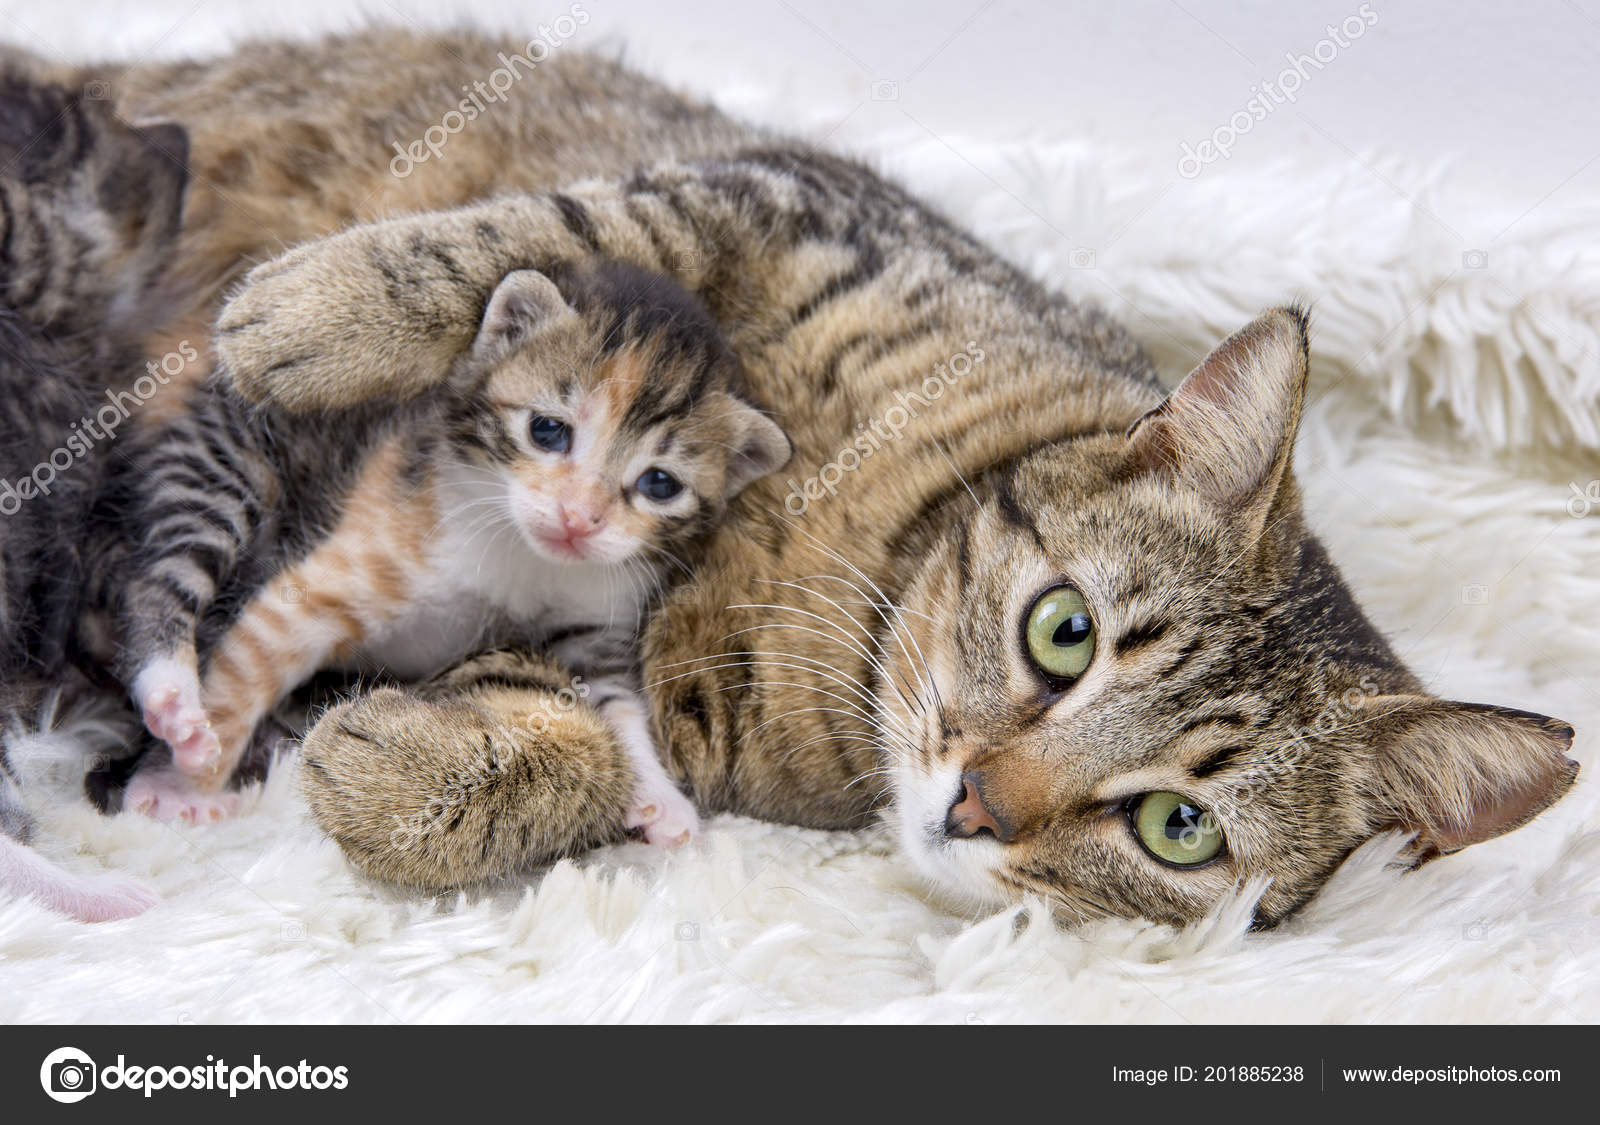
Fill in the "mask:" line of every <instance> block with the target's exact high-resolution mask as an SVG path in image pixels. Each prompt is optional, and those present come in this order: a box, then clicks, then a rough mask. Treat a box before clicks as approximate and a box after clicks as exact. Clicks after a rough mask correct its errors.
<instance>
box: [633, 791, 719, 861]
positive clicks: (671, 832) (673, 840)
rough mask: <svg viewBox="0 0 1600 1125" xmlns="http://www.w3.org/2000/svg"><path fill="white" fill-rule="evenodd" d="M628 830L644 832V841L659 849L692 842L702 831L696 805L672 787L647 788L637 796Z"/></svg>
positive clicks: (638, 792) (634, 800)
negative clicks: (692, 838)
mask: <svg viewBox="0 0 1600 1125" xmlns="http://www.w3.org/2000/svg"><path fill="white" fill-rule="evenodd" d="M622 823H623V825H624V826H626V827H628V828H640V829H643V830H644V838H645V840H646V841H648V842H649V843H650V844H653V845H654V846H656V847H658V848H677V847H682V846H683V845H684V844H687V843H688V842H689V838H690V837H691V836H693V835H694V834H695V832H696V830H698V829H699V827H700V814H699V813H697V812H696V811H695V807H694V802H693V801H691V800H689V798H687V797H685V796H684V795H683V794H682V793H680V792H678V790H677V789H675V788H673V787H672V786H671V785H670V784H668V783H666V782H663V783H662V784H661V785H659V786H646V787H644V788H643V789H640V790H638V791H637V792H635V793H634V795H633V804H632V805H630V806H629V808H628V815H627V817H626V818H625V819H624V820H623V822H622Z"/></svg>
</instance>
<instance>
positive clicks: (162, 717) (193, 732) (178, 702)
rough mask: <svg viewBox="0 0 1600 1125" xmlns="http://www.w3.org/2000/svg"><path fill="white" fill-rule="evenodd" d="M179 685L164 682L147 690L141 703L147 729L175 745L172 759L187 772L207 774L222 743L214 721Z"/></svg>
mask: <svg viewBox="0 0 1600 1125" xmlns="http://www.w3.org/2000/svg"><path fill="white" fill-rule="evenodd" d="M186 694H187V693H186V692H185V691H184V690H183V688H182V687H181V686H179V685H176V684H161V685H158V686H157V687H155V688H153V689H152V690H150V691H149V692H147V693H146V694H145V696H144V698H143V699H142V700H140V706H141V707H142V708H143V710H144V725H145V729H146V730H148V731H149V732H150V733H151V734H153V735H155V736H156V737H157V738H159V739H161V741H163V742H165V743H166V744H167V745H168V746H170V747H172V758H173V761H174V762H175V763H176V764H177V767H178V768H179V769H180V770H182V771H183V772H184V773H188V774H200V773H205V772H206V771H207V770H208V768H209V767H211V766H212V765H214V764H215V763H216V761H217V759H218V758H219V756H220V755H221V753H222V743H221V741H220V740H219V739H218V738H217V736H216V733H215V732H214V731H212V729H211V720H210V719H209V718H208V717H207V716H206V712H205V709H204V708H203V707H201V706H200V704H199V703H198V702H195V701H191V700H188V699H185V698H184V697H185V695H186Z"/></svg>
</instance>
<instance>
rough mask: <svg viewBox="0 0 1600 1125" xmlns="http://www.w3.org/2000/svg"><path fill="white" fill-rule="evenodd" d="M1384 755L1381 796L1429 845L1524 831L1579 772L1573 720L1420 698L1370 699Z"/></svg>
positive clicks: (1441, 847)
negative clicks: (1572, 750)
mask: <svg viewBox="0 0 1600 1125" xmlns="http://www.w3.org/2000/svg"><path fill="white" fill-rule="evenodd" d="M1361 710H1362V712H1363V714H1364V716H1367V717H1366V718H1364V719H1363V722H1370V724H1371V728H1372V732H1373V735H1374V739H1373V745H1374V747H1375V749H1376V752H1377V766H1378V776H1379V781H1380V786H1381V789H1382V792H1381V794H1380V798H1381V800H1382V801H1383V803H1384V805H1385V806H1386V807H1387V810H1388V812H1389V813H1390V814H1391V815H1392V816H1393V817H1394V822H1395V825H1396V826H1397V827H1399V828H1403V829H1405V830H1406V831H1410V832H1415V833H1417V837H1418V842H1419V844H1421V845H1422V846H1423V847H1424V849H1426V850H1427V851H1430V852H1454V851H1459V850H1461V849H1462V848H1465V847H1467V846H1468V845H1471V844H1477V843H1482V842H1483V841H1484V840H1489V839H1493V838H1494V837H1496V836H1499V835H1501V834H1502V833H1505V832H1510V831H1511V830H1512V829H1513V828H1518V827H1520V826H1522V825H1523V824H1526V823H1527V822H1528V821H1530V820H1532V819H1533V818H1534V817H1536V816H1538V815H1539V814H1540V813H1541V812H1543V811H1544V810H1545V809H1546V808H1548V807H1549V806H1550V805H1552V804H1554V803H1555V801H1556V800H1558V799H1559V798H1560V797H1561V796H1562V795H1563V794H1564V793H1566V791H1567V790H1568V789H1570V788H1571V787H1572V782H1573V779H1574V778H1576V777H1577V776H1578V763H1577V762H1574V761H1573V760H1572V759H1570V758H1568V757H1567V755H1566V752H1567V750H1568V748H1569V747H1571V745H1572V735H1573V731H1572V728H1571V727H1570V726H1568V725H1567V724H1566V723H1563V722H1561V721H1560V720H1558V719H1552V718H1549V717H1547V716H1545V715H1536V714H1533V713H1532V712H1529V711H1514V710H1512V709H1510V708H1508V707H1492V706H1489V705H1488V704H1481V703H1451V702H1449V701H1447V700H1442V699H1430V698H1428V697H1426V696H1414V695H1380V696H1377V697H1375V698H1368V699H1364V700H1362V702H1361Z"/></svg>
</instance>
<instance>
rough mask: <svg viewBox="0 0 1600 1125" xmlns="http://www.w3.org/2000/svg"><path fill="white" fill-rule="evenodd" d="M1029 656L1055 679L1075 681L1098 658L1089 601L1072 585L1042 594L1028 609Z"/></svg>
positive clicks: (1047, 674)
mask: <svg viewBox="0 0 1600 1125" xmlns="http://www.w3.org/2000/svg"><path fill="white" fill-rule="evenodd" d="M1026 630H1027V631H1026V640H1027V643H1028V655H1029V656H1031V657H1033V662H1034V663H1035V664H1037V665H1038V666H1039V670H1040V671H1041V672H1043V673H1044V674H1045V675H1046V676H1048V677H1050V678H1051V679H1052V680H1057V681H1059V680H1075V679H1077V678H1078V677H1079V676H1081V675H1083V673H1084V670H1085V669H1087V668H1088V667H1089V661H1091V660H1093V659H1094V621H1093V620H1092V619H1091V618H1090V616H1089V603H1088V602H1086V601H1084V600H1083V595H1082V594H1080V593H1078V591H1076V590H1074V589H1073V588H1072V587H1071V586H1057V587H1055V588H1054V589H1051V590H1046V591H1045V592H1044V593H1043V594H1041V595H1039V600H1038V601H1036V602H1034V603H1033V608H1032V609H1030V610H1028V620H1027V622H1026Z"/></svg>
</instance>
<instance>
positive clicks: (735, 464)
mask: <svg viewBox="0 0 1600 1125" xmlns="http://www.w3.org/2000/svg"><path fill="white" fill-rule="evenodd" d="M728 421H729V423H730V424H731V425H732V428H733V440H732V441H730V442H729V443H728V444H729V445H731V446H733V449H734V453H733V456H732V457H731V458H729V460H728V477H727V487H726V488H725V489H724V495H725V496H726V498H727V499H729V500H732V499H733V498H734V497H735V496H737V495H739V493H741V492H743V491H744V489H745V486H746V485H748V484H749V483H750V482H751V481H754V480H758V479H760V478H761V477H764V476H766V475H767V474H768V473H775V472H777V471H778V470H779V469H781V468H783V467H784V466H785V465H787V464H788V463H789V458H790V457H792V456H794V443H793V442H791V441H790V440H789V435H788V434H786V433H784V432H783V427H781V426H779V425H778V423H776V422H774V421H773V420H772V419H771V418H769V417H768V416H767V415H766V414H763V413H762V412H761V411H759V410H757V409H756V408H755V407H754V406H751V405H750V404H749V403H748V402H745V401H744V400H743V399H739V398H734V399H733V400H732V405H731V409H730V412H729V414H728Z"/></svg>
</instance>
